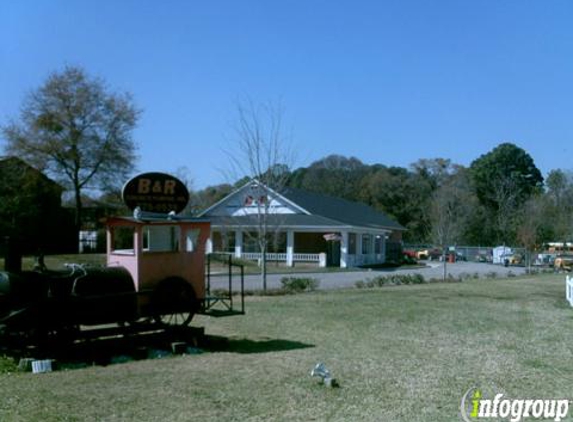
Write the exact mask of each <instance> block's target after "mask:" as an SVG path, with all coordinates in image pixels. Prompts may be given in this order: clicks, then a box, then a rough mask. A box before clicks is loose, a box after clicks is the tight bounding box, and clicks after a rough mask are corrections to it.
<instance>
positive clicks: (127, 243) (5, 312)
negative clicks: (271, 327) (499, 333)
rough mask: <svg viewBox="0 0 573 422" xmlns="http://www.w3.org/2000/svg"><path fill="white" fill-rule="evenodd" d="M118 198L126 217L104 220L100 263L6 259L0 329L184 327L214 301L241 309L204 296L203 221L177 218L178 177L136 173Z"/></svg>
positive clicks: (53, 332)
mask: <svg viewBox="0 0 573 422" xmlns="http://www.w3.org/2000/svg"><path fill="white" fill-rule="evenodd" d="M123 196H124V201H125V202H126V204H127V205H128V206H129V207H131V208H132V209H133V210H134V215H133V216H132V217H114V218H110V219H108V221H107V265H106V267H104V268H95V267H86V266H81V265H77V264H71V265H67V268H65V269H64V270H62V271H48V270H45V269H44V270H42V269H39V270H36V271H19V269H18V264H17V263H16V265H14V260H13V259H12V260H11V259H7V260H6V262H7V263H8V262H12V263H11V264H10V265H8V267H9V268H7V269H6V271H4V272H0V329H1V331H2V333H3V334H5V335H6V336H8V337H10V336H11V337H12V338H13V337H18V338H29V339H37V338H43V337H45V336H57V335H60V334H62V333H66V334H69V333H78V332H80V331H81V327H85V326H96V325H101V324H108V325H109V324H113V325H116V326H118V327H137V326H138V325H140V326H143V325H150V324H154V326H155V327H163V328H171V327H185V326H187V325H188V324H189V323H190V321H191V319H192V318H193V316H194V315H195V314H196V313H208V312H209V311H210V308H211V305H212V304H213V303H215V302H217V303H219V304H220V303H223V304H226V308H225V311H226V313H227V314H237V313H242V312H243V309H241V310H239V311H235V310H234V309H233V307H232V292H230V291H229V292H228V295H226V299H227V301H225V298H223V299H221V298H212V297H210V296H209V292H208V290H209V287H208V286H206V283H205V257H206V250H205V249H206V248H205V245H206V242H207V240H208V238H209V235H210V223H209V222H208V221H205V220H201V219H194V218H180V217H178V216H177V213H179V212H181V211H182V209H183V208H184V207H185V206H186V204H187V201H188V192H187V190H186V188H185V186H184V185H183V184H182V183H181V182H180V181H178V180H177V179H175V178H174V177H172V176H169V175H166V174H162V173H147V174H142V175H140V176H137V177H135V178H134V179H132V180H131V181H130V182H128V183H127V184H126V186H125V187H124V191H123ZM16 261H17V260H16ZM229 287H231V282H229ZM241 290H242V283H241ZM229 299H231V302H230V305H229ZM223 313H224V312H223ZM219 314H221V312H219Z"/></svg>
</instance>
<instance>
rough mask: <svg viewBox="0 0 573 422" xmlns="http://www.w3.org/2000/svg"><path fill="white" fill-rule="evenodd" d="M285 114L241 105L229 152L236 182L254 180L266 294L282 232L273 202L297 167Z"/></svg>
mask: <svg viewBox="0 0 573 422" xmlns="http://www.w3.org/2000/svg"><path fill="white" fill-rule="evenodd" d="M283 114H284V110H283V108H282V106H281V105H280V104H278V105H277V104H274V103H266V104H255V103H254V102H253V101H252V100H250V99H248V100H246V101H243V102H241V103H239V104H238V105H237V115H238V116H237V124H236V126H235V134H236V144H235V149H234V150H233V151H229V156H230V158H231V165H232V171H233V173H234V175H235V179H238V178H242V177H244V176H247V177H248V178H249V179H251V180H253V183H252V185H251V192H250V196H251V198H252V204H251V205H255V206H256V212H255V213H254V214H252V215H251V217H252V218H253V220H254V225H255V232H254V236H255V239H254V240H255V241H256V243H257V246H258V249H259V252H260V254H261V265H260V268H261V281H262V285H263V290H265V291H266V289H267V252H268V249H269V245H270V244H271V242H272V238H273V237H274V236H276V234H277V232H278V231H280V218H279V217H280V216H278V215H276V213H275V212H274V209H273V207H272V205H273V200H274V199H275V197H276V195H277V194H278V193H280V192H281V191H282V190H283V189H284V188H285V186H286V183H287V181H288V177H289V175H290V166H291V165H292V163H293V153H292V151H291V149H290V138H289V137H288V136H287V135H286V134H285V129H284V127H283ZM236 176H239V177H236ZM246 233H250V232H248V231H247V232H246ZM273 235H274V236H273Z"/></svg>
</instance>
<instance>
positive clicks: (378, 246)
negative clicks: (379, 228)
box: [374, 235, 382, 255]
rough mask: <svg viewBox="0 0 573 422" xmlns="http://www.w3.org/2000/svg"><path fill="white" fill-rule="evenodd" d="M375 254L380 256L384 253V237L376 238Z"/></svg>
mask: <svg viewBox="0 0 573 422" xmlns="http://www.w3.org/2000/svg"><path fill="white" fill-rule="evenodd" d="M374 253H375V254H376V255H380V254H381V253H382V236H380V235H378V236H376V239H375V240H374Z"/></svg>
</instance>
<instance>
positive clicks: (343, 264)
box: [340, 232, 348, 268]
mask: <svg viewBox="0 0 573 422" xmlns="http://www.w3.org/2000/svg"><path fill="white" fill-rule="evenodd" d="M340 235H341V237H342V239H341V241H340V268H347V267H348V232H341V233H340Z"/></svg>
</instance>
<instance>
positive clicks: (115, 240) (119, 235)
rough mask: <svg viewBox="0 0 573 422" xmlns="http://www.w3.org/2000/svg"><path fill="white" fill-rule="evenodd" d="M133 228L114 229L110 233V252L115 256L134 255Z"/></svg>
mask: <svg viewBox="0 0 573 422" xmlns="http://www.w3.org/2000/svg"><path fill="white" fill-rule="evenodd" d="M134 233H135V230H134V228H133V227H114V228H113V231H112V234H111V236H112V243H111V245H112V246H111V252H112V253H114V254H117V255H134V254H135V251H134V250H133V235H134Z"/></svg>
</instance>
